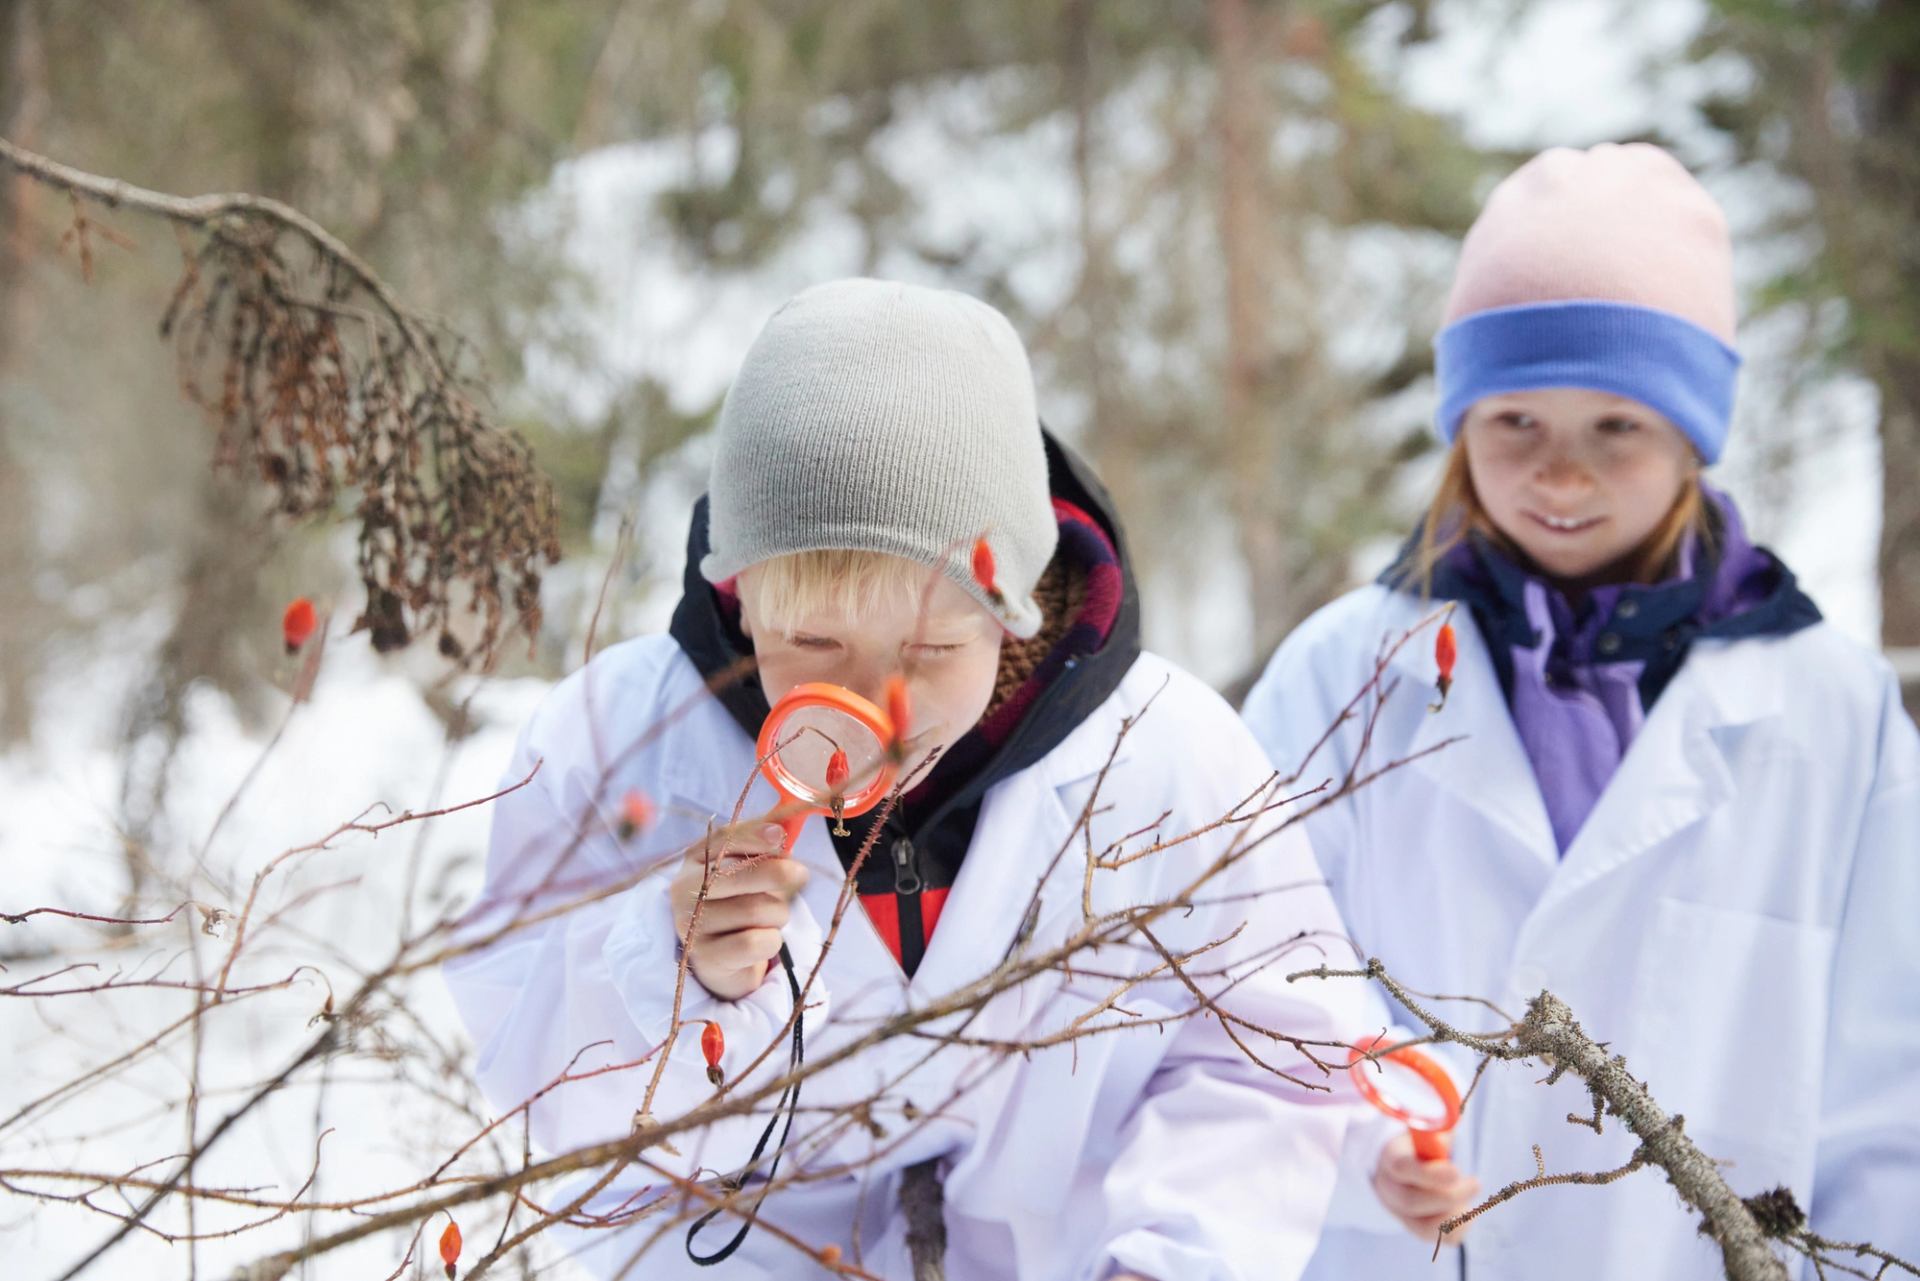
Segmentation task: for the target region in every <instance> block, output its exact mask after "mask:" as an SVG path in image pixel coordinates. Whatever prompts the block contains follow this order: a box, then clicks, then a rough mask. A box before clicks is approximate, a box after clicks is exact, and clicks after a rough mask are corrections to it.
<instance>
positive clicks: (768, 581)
mask: <svg viewBox="0 0 1920 1281" xmlns="http://www.w3.org/2000/svg"><path fill="white" fill-rule="evenodd" d="M933 574H934V571H932V570H930V569H928V568H927V567H926V566H924V565H916V564H914V563H913V562H912V561H910V560H903V559H902V558H900V557H898V556H889V555H886V554H885V553H883V552H868V551H847V550H843V549H839V548H834V549H829V550H822V551H810V552H794V553H792V554H791V555H787V556H775V557H774V558H772V559H771V560H764V561H761V562H760V563H759V564H757V565H753V566H749V567H748V568H747V569H745V570H743V571H742V572H741V574H740V596H741V599H742V601H743V602H747V607H748V609H749V611H750V612H751V613H752V615H753V619H754V622H755V625H756V626H759V627H770V628H773V629H774V630H776V631H782V632H790V631H793V630H794V629H795V628H796V627H798V626H799V624H800V623H801V622H802V621H803V620H805V619H807V618H809V617H817V616H818V615H821V614H835V615H839V616H841V617H844V618H848V619H851V620H852V621H854V622H860V621H863V620H865V619H868V618H872V617H873V616H874V615H876V614H878V613H882V612H884V611H887V610H889V609H893V608H899V607H904V608H907V609H917V608H919V604H920V597H921V595H922V594H923V593H924V592H925V591H926V589H927V587H928V584H929V583H930V581H931V580H932V578H933Z"/></svg>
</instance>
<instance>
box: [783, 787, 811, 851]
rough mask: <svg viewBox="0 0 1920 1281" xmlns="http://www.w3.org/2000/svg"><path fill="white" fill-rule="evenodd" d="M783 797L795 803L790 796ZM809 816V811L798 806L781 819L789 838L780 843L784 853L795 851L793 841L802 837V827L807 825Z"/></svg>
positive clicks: (788, 802) (789, 802)
mask: <svg viewBox="0 0 1920 1281" xmlns="http://www.w3.org/2000/svg"><path fill="white" fill-rule="evenodd" d="M782 799H783V800H784V801H785V802H786V803H787V804H793V801H792V799H791V798H790V797H783V798H782ZM808 817H809V814H808V811H806V810H803V809H800V808H798V807H797V806H796V807H795V808H794V810H793V812H792V813H791V814H788V815H787V816H786V817H785V818H783V819H781V820H780V826H781V828H782V829H783V830H785V832H786V834H787V839H786V840H784V841H782V842H781V844H780V852H781V853H782V854H791V853H793V843H794V842H795V841H797V840H799V839H800V829H801V828H803V827H805V826H806V825H807V819H808Z"/></svg>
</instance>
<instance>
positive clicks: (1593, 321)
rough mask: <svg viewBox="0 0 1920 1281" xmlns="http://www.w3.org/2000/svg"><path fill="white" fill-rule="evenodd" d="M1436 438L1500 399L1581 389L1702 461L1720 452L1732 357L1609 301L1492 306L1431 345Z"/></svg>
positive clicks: (1663, 318)
mask: <svg viewBox="0 0 1920 1281" xmlns="http://www.w3.org/2000/svg"><path fill="white" fill-rule="evenodd" d="M1434 354H1435V357H1436V372H1437V375H1438V378H1439V383H1440V414H1439V418H1438V420H1437V425H1438V426H1439V428H1440V435H1441V436H1442V437H1444V438H1445V439H1446V440H1447V441H1449V442H1451V441H1452V440H1453V438H1454V436H1455V435H1456V434H1457V433H1458V432H1459V430H1460V421H1461V419H1463V418H1464V417H1466V413H1467V410H1468V409H1469V408H1471V407H1472V405H1473V403H1474V402H1475V401H1478V400H1483V399H1485V398H1486V397H1488V396H1497V395H1500V394H1502V393H1505V392H1515V391H1539V390H1542V389H1543V388H1547V387H1585V388H1588V389H1590V390H1593V391H1604V392H1611V393H1612V394H1614V395H1616V396H1626V397H1628V398H1629V399H1632V400H1637V401H1639V402H1640V403H1641V404H1643V405H1646V406H1648V407H1649V408H1651V409H1654V410H1657V411H1658V412H1659V413H1661V414H1662V415H1664V416H1665V417H1666V418H1667V419H1668V420H1669V421H1670V422H1672V423H1673V425H1674V426H1676V427H1678V428H1679V429H1680V430H1681V431H1683V432H1685V433H1686V435H1687V439H1689V440H1691V441H1692V442H1693V443H1694V446H1695V447H1696V448H1697V449H1699V451H1700V456H1701V457H1702V458H1704V459H1705V460H1706V461H1707V462H1709V463H1711V462H1715V461H1717V460H1718V459H1719V457H1720V451H1721V450H1722V448H1724V447H1725V445H1726V443H1727V427H1728V424H1729V423H1730V422H1731V420H1732V418H1733V386H1734V377H1735V375H1736V374H1737V373H1738V372H1739V370H1740V353H1738V352H1736V351H1735V350H1734V349H1733V348H1731V347H1729V346H1727V344H1726V343H1724V342H1722V341H1721V340H1720V339H1719V338H1717V337H1715V336H1714V335H1713V334H1710V333H1708V332H1707V331H1706V330H1705V329H1702V328H1701V327H1700V326H1699V325H1696V324H1694V323H1693V322H1692V321H1690V320H1683V319H1681V318H1680V317H1679V316H1676V315H1674V314H1673V313H1672V312H1666V311H1659V310H1657V309H1655V308H1652V307H1636V306H1633V305H1632V304H1629V303H1618V302H1586V301H1579V302H1544V303H1526V304H1523V305H1521V306H1517V307H1498V308H1495V309H1493V310H1491V311H1482V312H1476V313H1475V314H1473V315H1471V316H1467V317H1464V318H1463V319H1461V320H1457V321H1455V322H1454V323H1453V324H1451V325H1448V326H1447V327H1446V328H1445V329H1443V330H1441V331H1440V334H1439V336H1438V337H1436V338H1435V339H1434Z"/></svg>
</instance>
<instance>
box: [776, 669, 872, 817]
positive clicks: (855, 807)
mask: <svg viewBox="0 0 1920 1281" xmlns="http://www.w3.org/2000/svg"><path fill="white" fill-rule="evenodd" d="M892 741H893V722H892V721H891V720H890V719H889V718H888V716H887V714H886V713H885V712H883V711H881V710H880V709H879V708H878V707H876V706H874V705H873V704H872V703H871V702H869V701H868V700H867V699H864V698H862V697H860V695H858V694H856V693H854V692H853V691H852V690H850V689H847V688H845V687H844V686H840V685H831V684H828V683H826V682H824V681H813V682H810V683H808V684H805V685H796V686H795V687H794V688H793V689H792V690H790V691H788V693H787V695H786V697H784V698H782V699H781V700H780V702H779V703H778V704H776V705H775V707H774V709H773V711H772V712H771V713H769V714H768V716H767V719H766V722H765V723H764V724H763V725H761V727H760V742H759V753H760V772H761V773H762V774H763V775H765V776H766V780H767V781H768V782H769V783H771V784H773V788H774V790H775V791H776V792H778V793H779V794H780V801H781V809H782V810H784V811H786V814H785V816H784V817H783V818H782V819H781V820H780V825H781V826H782V827H784V828H785V829H786V833H787V839H786V845H785V849H786V850H787V851H788V852H791V851H792V849H793V843H794V841H795V840H796V839H797V838H798V837H799V835H800V829H801V828H802V827H804V826H805V825H806V821H807V819H808V818H810V817H812V816H813V815H815V814H830V815H832V816H833V821H834V825H835V826H836V827H839V825H840V821H841V820H842V819H844V818H849V817H852V816H853V815H856V814H864V813H866V812H867V811H868V810H870V809H872V808H873V807H874V806H876V805H878V804H879V803H880V801H881V800H882V798H884V797H885V796H886V795H887V793H888V792H889V791H891V790H892V788H893V779H894V761H893V757H892V755H891V754H890V753H889V752H888V744H889V743H891V742H892ZM843 830H844V829H843Z"/></svg>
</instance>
